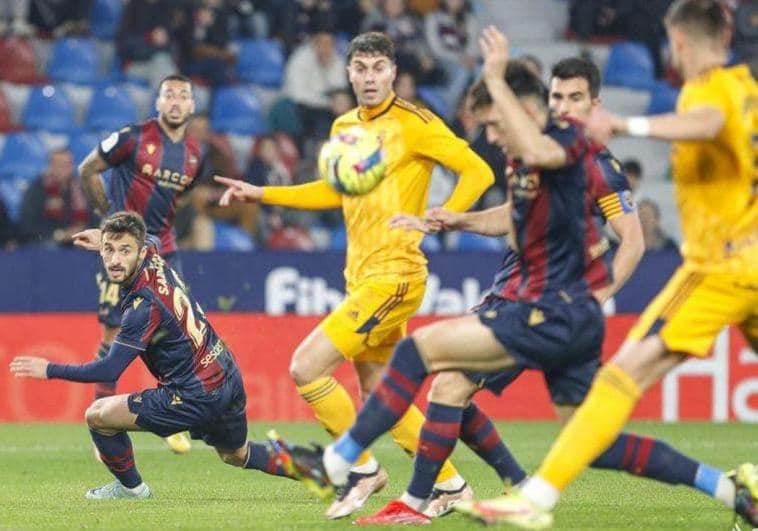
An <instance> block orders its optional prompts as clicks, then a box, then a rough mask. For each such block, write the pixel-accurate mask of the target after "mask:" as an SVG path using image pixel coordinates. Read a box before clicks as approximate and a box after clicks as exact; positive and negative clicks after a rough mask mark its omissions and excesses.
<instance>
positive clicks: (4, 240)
mask: <svg viewBox="0 0 758 531" xmlns="http://www.w3.org/2000/svg"><path fill="white" fill-rule="evenodd" d="M16 237H17V235H16V227H15V225H14V224H13V221H12V220H11V218H10V216H9V215H8V209H7V208H6V206H5V203H4V202H3V200H2V199H0V249H12V248H13V247H15V246H16Z"/></svg>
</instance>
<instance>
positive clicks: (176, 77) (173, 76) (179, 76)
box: [158, 74, 195, 94]
mask: <svg viewBox="0 0 758 531" xmlns="http://www.w3.org/2000/svg"><path fill="white" fill-rule="evenodd" d="M166 81H182V82H183V83H189V86H190V91H191V92H192V93H193V94H194V92H195V86H194V85H193V84H192V80H191V79H190V78H188V77H187V76H184V75H182V74H171V75H170V76H166V77H164V78H163V79H161V82H160V83H159V84H158V92H160V91H161V89H162V88H163V84H164V83H165V82H166Z"/></svg>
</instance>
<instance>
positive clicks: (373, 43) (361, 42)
mask: <svg viewBox="0 0 758 531" xmlns="http://www.w3.org/2000/svg"><path fill="white" fill-rule="evenodd" d="M356 53H365V54H369V55H383V56H385V57H387V58H389V60H390V61H392V62H393V63H394V62H395V45H394V44H393V43H392V40H391V39H390V38H389V37H387V36H386V35H385V34H384V33H381V32H378V31H369V32H367V33H361V34H360V35H358V36H357V37H355V38H354V39H353V40H352V41H350V44H348V45H347V62H348V64H349V63H350V60H351V59H352V58H353V55H355V54H356Z"/></svg>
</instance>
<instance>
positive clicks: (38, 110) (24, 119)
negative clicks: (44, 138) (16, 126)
mask: <svg viewBox="0 0 758 531" xmlns="http://www.w3.org/2000/svg"><path fill="white" fill-rule="evenodd" d="M74 116H75V115H74V106H73V105H72V104H71V100H70V99H69V97H68V94H67V93H66V91H65V90H63V89H61V88H56V87H54V86H52V85H45V86H39V87H34V88H33V89H32V91H31V92H30V93H29V99H27V100H26V106H25V107H24V112H23V113H22V115H21V123H23V124H24V125H25V126H27V127H29V128H31V129H44V130H45V131H49V132H51V133H70V132H71V131H73V130H75V129H78V128H79V125H78V124H77V123H76V121H75V118H74Z"/></svg>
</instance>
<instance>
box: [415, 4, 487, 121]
mask: <svg viewBox="0 0 758 531" xmlns="http://www.w3.org/2000/svg"><path fill="white" fill-rule="evenodd" d="M424 30H425V31H424V33H425V35H426V41H427V42H428V43H429V48H430V49H431V52H432V56H433V57H434V59H435V61H436V62H437V64H438V65H439V66H440V68H442V70H444V72H445V85H444V89H443V97H444V98H445V102H446V103H447V106H448V108H449V109H454V108H455V107H456V105H458V100H460V98H461V95H462V94H463V93H464V92H465V90H466V87H467V86H468V84H469V81H470V80H471V78H472V77H473V76H474V72H475V70H476V68H477V65H478V61H479V43H478V38H479V24H478V23H477V21H476V18H475V17H474V15H473V14H471V12H470V9H469V6H468V3H467V1H466V0H442V2H441V4H440V8H439V9H438V10H437V11H434V12H432V13H429V14H428V15H426V17H425V19H424Z"/></svg>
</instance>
